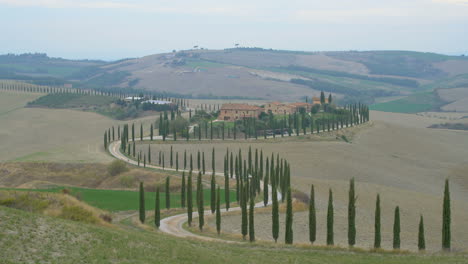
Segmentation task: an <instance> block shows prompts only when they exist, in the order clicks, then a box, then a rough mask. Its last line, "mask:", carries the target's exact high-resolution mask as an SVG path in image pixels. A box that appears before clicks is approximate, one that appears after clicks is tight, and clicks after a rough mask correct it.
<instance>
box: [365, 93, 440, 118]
mask: <svg viewBox="0 0 468 264" xmlns="http://www.w3.org/2000/svg"><path fill="white" fill-rule="evenodd" d="M440 105H441V102H440V100H439V99H438V98H437V96H436V95H435V94H434V92H424V93H417V94H413V95H410V96H408V97H405V98H402V99H398V100H394V101H389V102H385V103H379V104H375V105H371V106H370V109H371V110H376V111H383V112H394V113H418V112H426V111H431V110H435V109H437V108H438V107H439V106H440Z"/></svg>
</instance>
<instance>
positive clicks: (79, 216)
mask: <svg viewBox="0 0 468 264" xmlns="http://www.w3.org/2000/svg"><path fill="white" fill-rule="evenodd" d="M60 217H61V218H63V219H68V220H72V221H78V222H85V223H92V224H94V223H96V222H97V219H96V217H94V215H93V214H92V213H91V212H90V211H87V210H86V209H84V208H81V207H79V206H65V207H63V209H62V213H61V214H60Z"/></svg>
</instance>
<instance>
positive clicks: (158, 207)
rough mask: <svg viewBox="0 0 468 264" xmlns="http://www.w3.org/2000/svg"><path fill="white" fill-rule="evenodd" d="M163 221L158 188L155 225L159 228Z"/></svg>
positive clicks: (157, 189)
mask: <svg viewBox="0 0 468 264" xmlns="http://www.w3.org/2000/svg"><path fill="white" fill-rule="evenodd" d="M160 221H161V208H160V204H159V187H157V188H156V202H155V205H154V224H155V225H156V227H157V228H159V225H160Z"/></svg>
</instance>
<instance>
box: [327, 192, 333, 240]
mask: <svg viewBox="0 0 468 264" xmlns="http://www.w3.org/2000/svg"><path fill="white" fill-rule="evenodd" d="M333 214H334V213H333V192H332V190H331V189H330V190H329V191H328V210H327V245H329V246H330V245H333V244H334V232H333V225H334V216H333Z"/></svg>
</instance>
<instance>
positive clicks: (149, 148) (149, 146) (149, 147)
mask: <svg viewBox="0 0 468 264" xmlns="http://www.w3.org/2000/svg"><path fill="white" fill-rule="evenodd" d="M148 164H151V145H149V144H148Z"/></svg>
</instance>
